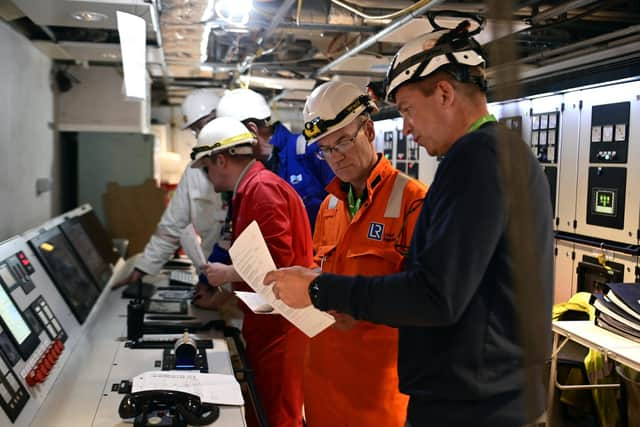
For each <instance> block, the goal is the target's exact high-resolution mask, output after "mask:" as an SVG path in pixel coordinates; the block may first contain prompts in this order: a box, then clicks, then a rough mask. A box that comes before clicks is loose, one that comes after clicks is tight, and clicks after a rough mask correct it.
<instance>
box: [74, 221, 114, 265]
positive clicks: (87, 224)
mask: <svg viewBox="0 0 640 427" xmlns="http://www.w3.org/2000/svg"><path fill="white" fill-rule="evenodd" d="M77 218H78V219H79V220H80V223H81V224H82V226H83V227H84V231H85V232H86V233H87V235H88V236H89V238H90V239H91V241H92V242H93V245H94V246H95V248H96V249H97V250H98V252H100V255H101V256H102V259H104V260H105V261H106V262H108V263H110V264H115V263H116V261H117V260H118V252H116V250H115V249H114V248H113V242H112V241H111V236H109V233H108V232H107V230H106V229H105V228H104V226H103V225H102V223H101V222H100V220H99V219H98V217H97V216H96V213H95V212H94V211H93V210H91V211H89V212H87V213H85V214H84V215H81V216H79V217H77Z"/></svg>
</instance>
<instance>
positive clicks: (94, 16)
mask: <svg viewBox="0 0 640 427" xmlns="http://www.w3.org/2000/svg"><path fill="white" fill-rule="evenodd" d="M71 17H72V18H73V19H76V20H78V21H83V22H101V21H106V20H108V19H109V16H108V15H105V14H104V13H99V12H91V11H88V10H81V11H78V12H75V13H73V14H71Z"/></svg>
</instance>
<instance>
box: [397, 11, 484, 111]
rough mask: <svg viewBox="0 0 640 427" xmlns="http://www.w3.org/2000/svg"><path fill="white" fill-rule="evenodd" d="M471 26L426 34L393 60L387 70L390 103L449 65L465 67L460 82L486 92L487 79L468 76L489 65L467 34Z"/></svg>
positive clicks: (466, 23)
mask: <svg viewBox="0 0 640 427" xmlns="http://www.w3.org/2000/svg"><path fill="white" fill-rule="evenodd" d="M469 25H470V24H469V21H463V22H461V23H460V25H458V27H456V28H455V29H453V30H441V31H435V32H432V33H427V34H423V35H421V36H418V37H417V38H415V39H413V40H411V41H409V42H407V44H405V45H404V46H403V47H402V48H401V49H400V50H399V51H398V53H396V55H395V56H394V57H393V60H392V61H391V64H390V65H389V69H388V70H387V77H386V79H385V91H386V100H387V101H390V102H394V100H395V91H396V89H398V87H399V86H401V85H402V84H404V83H409V82H415V81H417V80H420V79H422V78H424V77H426V76H428V75H430V74H432V73H434V72H435V71H437V70H438V69H439V68H440V67H442V66H443V65H446V64H453V65H462V66H464V67H459V68H460V70H458V71H457V74H456V75H455V77H456V79H458V80H460V81H462V82H464V83H475V84H477V85H478V86H480V87H481V88H482V89H483V90H485V89H486V80H485V79H484V76H482V77H478V76H469V73H468V68H467V67H473V66H478V65H482V66H484V64H485V59H484V57H483V52H482V48H481V47H480V45H479V44H478V42H477V41H475V39H474V38H473V37H471V36H470V34H469V32H468V31H467V29H468V27H469ZM458 74H459V75H458Z"/></svg>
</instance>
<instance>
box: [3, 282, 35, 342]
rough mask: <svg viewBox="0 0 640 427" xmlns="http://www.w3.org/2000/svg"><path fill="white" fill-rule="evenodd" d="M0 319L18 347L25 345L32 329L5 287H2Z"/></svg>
mask: <svg viewBox="0 0 640 427" xmlns="http://www.w3.org/2000/svg"><path fill="white" fill-rule="evenodd" d="M0 317H1V318H2V321H3V322H4V324H5V326H6V327H7V329H8V330H9V332H11V335H13V338H14V339H15V340H16V342H17V343H18V345H21V344H22V343H24V342H25V341H26V340H27V338H29V335H31V329H29V326H28V325H27V322H26V321H25V320H24V317H22V313H20V310H18V307H16V305H15V304H14V303H13V301H12V300H11V298H9V294H8V293H7V291H6V290H5V288H4V287H3V286H0Z"/></svg>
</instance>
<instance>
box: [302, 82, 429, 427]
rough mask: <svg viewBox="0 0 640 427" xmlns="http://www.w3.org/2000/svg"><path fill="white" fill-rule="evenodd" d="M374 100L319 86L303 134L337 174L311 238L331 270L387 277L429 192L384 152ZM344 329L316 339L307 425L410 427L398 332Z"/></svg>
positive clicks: (345, 87)
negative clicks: (379, 142)
mask: <svg viewBox="0 0 640 427" xmlns="http://www.w3.org/2000/svg"><path fill="white" fill-rule="evenodd" d="M375 109H376V106H375V104H374V103H373V101H371V100H370V99H369V97H367V96H366V95H365V94H364V93H363V91H362V90H361V89H360V88H358V87H357V86H355V85H354V84H351V83H345V82H329V83H325V84H323V85H321V86H319V87H317V88H316V89H315V90H314V91H313V92H312V93H311V95H310V96H309V98H308V99H307V102H306V105H305V107H304V110H303V115H304V120H305V130H304V132H303V133H304V135H305V137H306V138H307V142H308V143H313V142H316V141H317V144H318V149H319V151H318V153H319V155H320V156H321V157H324V158H325V159H326V161H327V162H328V163H329V166H330V167H331V169H332V170H333V171H334V172H335V174H336V179H334V180H333V181H332V182H331V183H330V184H329V185H328V186H327V190H328V191H329V193H330V194H329V196H327V198H326V199H325V200H324V202H323V203H322V205H321V207H320V211H319V213H318V216H317V219H316V229H315V233H314V238H313V244H314V249H315V251H316V254H315V260H316V263H317V264H318V265H320V266H321V267H322V271H323V272H331V273H336V274H347V275H356V274H359V275H380V274H389V273H394V272H398V271H400V270H401V269H402V263H403V261H404V254H405V253H406V249H407V247H408V245H409V242H410V240H411V236H412V234H413V227H414V225H415V222H416V220H417V219H418V214H419V212H420V208H421V207H422V202H423V200H424V197H425V193H426V186H425V185H424V184H422V183H420V182H419V181H416V180H414V179H412V178H410V177H408V176H406V175H404V174H402V173H400V172H399V171H398V170H397V169H395V168H394V167H393V166H391V163H390V162H389V160H387V159H386V158H385V157H384V156H382V155H381V154H378V153H376V151H375V147H374V145H373V141H374V140H375V131H374V128H373V122H372V121H371V118H370V116H369V113H371V112H372V111H374V110H375ZM332 314H334V316H335V317H336V320H337V322H336V324H335V325H334V326H333V327H332V328H329V329H327V330H325V331H324V332H322V333H321V334H319V335H317V336H316V337H314V338H312V339H311V340H310V344H309V351H308V353H307V357H306V360H305V370H304V401H305V413H306V416H307V426H308V427H326V426H348V427H360V426H361V427H371V426H385V427H402V426H404V421H405V416H406V410H407V402H408V397H407V396H405V395H403V394H401V393H400V392H399V391H398V373H397V354H398V331H397V330H396V329H395V328H391V327H389V326H384V325H379V324H373V323H369V322H364V321H356V320H355V319H353V318H352V317H351V316H348V315H345V314H339V313H332Z"/></svg>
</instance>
